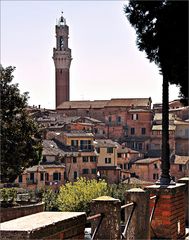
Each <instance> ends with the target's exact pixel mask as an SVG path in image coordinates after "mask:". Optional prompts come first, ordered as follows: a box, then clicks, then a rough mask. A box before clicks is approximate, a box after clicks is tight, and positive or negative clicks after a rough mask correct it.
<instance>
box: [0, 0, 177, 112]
mask: <svg viewBox="0 0 189 240" xmlns="http://www.w3.org/2000/svg"><path fill="white" fill-rule="evenodd" d="M126 2H127V1H1V63H2V65H3V66H4V67H6V66H9V65H13V66H16V71H15V74H14V75H15V79H14V82H17V83H19V87H20V89H21V92H24V91H28V92H29V95H30V100H29V104H30V105H33V104H34V105H38V104H40V105H41V106H42V107H45V108H54V107H55V73H54V63H53V60H52V55H53V47H55V24H56V19H58V18H59V17H60V13H61V11H62V10H63V12H64V17H65V18H66V22H67V25H68V26H69V30H70V34H69V37H70V38H69V47H70V48H71V49H72V57H73V60H72V63H71V68H70V98H71V100H95V99H107V100H108V99H111V98H129V97H136V98H137V97H151V98H152V101H153V103H156V102H161V101H162V97H161V91H162V87H161V86H162V77H161V76H160V75H159V72H158V69H157V67H156V66H155V64H153V63H149V61H148V60H147V59H146V57H145V53H142V52H139V51H138V49H137V47H136V44H135V42H136V35H135V31H134V29H133V28H132V27H131V26H130V24H129V22H128V21H127V19H126V17H125V15H124V12H123V6H124V4H125V3H126ZM176 98H178V88H177V87H175V86H171V87H170V100H174V99H176Z"/></svg>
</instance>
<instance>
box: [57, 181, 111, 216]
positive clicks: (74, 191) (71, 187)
mask: <svg viewBox="0 0 189 240" xmlns="http://www.w3.org/2000/svg"><path fill="white" fill-rule="evenodd" d="M107 194H108V185H107V183H106V182H105V181H104V180H102V181H99V182H98V181H97V180H95V179H93V180H86V178H78V180H77V182H74V183H71V182H68V183H66V184H65V186H61V187H60V192H59V194H58V198H57V203H58V207H59V209H60V210H61V211H85V212H89V210H90V202H91V201H92V199H95V198H97V197H100V196H103V195H107Z"/></svg>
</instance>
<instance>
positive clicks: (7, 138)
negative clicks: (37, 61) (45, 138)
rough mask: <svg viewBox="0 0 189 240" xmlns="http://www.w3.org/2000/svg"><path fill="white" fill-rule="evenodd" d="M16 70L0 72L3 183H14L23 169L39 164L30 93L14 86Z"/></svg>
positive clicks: (38, 143) (39, 144) (39, 152)
mask: <svg viewBox="0 0 189 240" xmlns="http://www.w3.org/2000/svg"><path fill="white" fill-rule="evenodd" d="M14 69H15V68H14V67H7V68H3V67H1V69H0V88H1V108H0V114H1V136H0V137H1V174H0V177H1V182H13V181H14V180H15V179H16V177H17V176H18V175H20V174H21V173H22V172H23V170H24V169H25V168H27V167H29V166H33V165H35V164H38V162H39V160H40V158H41V153H42V144H41V138H40V133H39V130H38V127H37V125H36V123H34V121H33V120H32V119H31V118H30V116H29V115H28V113H27V110H26V108H27V100H28V93H24V94H20V91H19V89H18V84H12V83H11V82H12V79H13V75H12V73H13V71H14Z"/></svg>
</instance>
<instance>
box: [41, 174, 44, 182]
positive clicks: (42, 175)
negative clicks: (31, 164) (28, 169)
mask: <svg viewBox="0 0 189 240" xmlns="http://www.w3.org/2000/svg"><path fill="white" fill-rule="evenodd" d="M40 180H41V181H44V173H41V174H40Z"/></svg>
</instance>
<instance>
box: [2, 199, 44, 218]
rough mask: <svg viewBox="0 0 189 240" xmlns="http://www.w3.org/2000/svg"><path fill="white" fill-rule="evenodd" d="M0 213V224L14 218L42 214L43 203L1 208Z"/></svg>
mask: <svg viewBox="0 0 189 240" xmlns="http://www.w3.org/2000/svg"><path fill="white" fill-rule="evenodd" d="M0 211H1V217H0V222H5V221H9V220H12V219H15V218H19V217H23V216H27V215H30V214H34V213H38V212H43V211H44V203H37V204H31V205H24V206H16V207H8V208H1V209H0Z"/></svg>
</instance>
